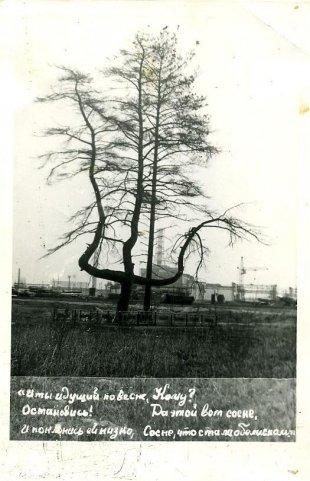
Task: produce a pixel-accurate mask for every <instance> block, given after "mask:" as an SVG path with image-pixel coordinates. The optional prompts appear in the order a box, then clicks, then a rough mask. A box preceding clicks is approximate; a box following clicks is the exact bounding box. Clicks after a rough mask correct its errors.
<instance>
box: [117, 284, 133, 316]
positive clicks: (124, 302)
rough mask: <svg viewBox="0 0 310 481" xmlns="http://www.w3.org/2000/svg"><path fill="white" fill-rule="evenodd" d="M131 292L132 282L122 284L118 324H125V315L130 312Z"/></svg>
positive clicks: (118, 307)
mask: <svg viewBox="0 0 310 481" xmlns="http://www.w3.org/2000/svg"><path fill="white" fill-rule="evenodd" d="M131 290H132V282H131V281H130V280H126V281H124V282H122V283H121V292H120V295H119V298H118V302H117V306H116V322H117V323H118V324H124V316H123V313H124V312H127V311H128V307H129V301H130V295H131Z"/></svg>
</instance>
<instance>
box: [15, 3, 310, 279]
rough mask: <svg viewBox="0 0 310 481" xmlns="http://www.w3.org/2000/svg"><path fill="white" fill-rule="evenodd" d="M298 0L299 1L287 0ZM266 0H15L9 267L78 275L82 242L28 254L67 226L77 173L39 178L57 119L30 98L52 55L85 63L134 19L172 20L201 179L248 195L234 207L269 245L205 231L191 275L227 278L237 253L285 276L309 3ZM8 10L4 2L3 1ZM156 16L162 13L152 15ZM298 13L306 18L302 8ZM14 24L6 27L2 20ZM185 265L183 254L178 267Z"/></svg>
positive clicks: (110, 46) (304, 91) (115, 42)
mask: <svg viewBox="0 0 310 481" xmlns="http://www.w3.org/2000/svg"><path fill="white" fill-rule="evenodd" d="M297 7H298V6H297ZM297 7H296V5H295V4H294V3H283V2H282V3H281V2H279V3H276V2H272V3H269V2H240V3H239V2H224V3H222V2H208V1H205V2H172V3H170V2H151V1H149V2H134V1H127V2H105V1H102V2H100V1H98V2H38V3H36V2H29V3H22V2H21V3H19V2H16V3H15V8H17V9H18V15H16V11H15V17H14V21H13V18H12V21H11V25H10V29H11V31H10V34H11V35H13V36H14V48H12V52H11V55H12V57H13V58H14V63H15V78H16V85H15V92H16V100H15V101H16V103H17V104H18V109H17V111H16V144H15V145H16V148H15V169H14V247H13V276H14V279H16V276H17V269H18V267H20V268H21V271H22V276H23V277H26V279H27V281H28V282H41V281H44V282H49V281H50V280H51V279H52V278H53V277H55V278H57V276H60V279H63V280H64V279H66V278H67V276H68V275H71V276H76V277H75V280H77V281H78V280H87V279H88V277H87V276H85V275H84V274H83V273H80V272H79V269H78V267H77V259H78V257H79V254H80V252H81V247H82V246H81V244H76V245H74V246H72V247H71V248H68V249H66V250H63V251H61V252H59V253H56V254H55V255H53V256H52V257H49V258H47V259H44V260H39V258H40V257H41V256H42V255H43V254H44V253H45V252H46V248H48V247H52V246H54V245H55V242H56V240H57V237H58V236H60V235H61V234H62V233H63V231H64V230H65V229H66V228H67V227H68V226H67V225H66V219H67V218H68V216H69V215H70V213H71V212H72V211H73V210H75V209H77V208H78V207H79V205H80V202H81V199H82V198H83V196H85V195H87V189H88V187H87V184H86V183H83V182H82V181H78V180H77V181H73V182H70V183H67V182H63V183H60V184H55V185H53V186H47V185H46V184H45V176H46V171H45V172H44V171H42V170H39V169H38V166H39V161H38V159H37V156H38V154H42V153H44V151H45V149H46V147H47V145H46V141H45V140H44V139H42V138H39V137H37V134H39V133H40V131H41V130H42V128H45V127H47V126H54V125H55V124H61V112H60V111H59V108H58V109H55V108H49V107H47V106H44V107H43V106H42V105H38V104H35V103H34V98H35V97H36V96H40V95H44V94H46V93H48V92H49V89H50V86H51V84H52V83H54V81H55V78H56V72H55V68H54V67H53V66H54V65H66V66H68V67H74V68H79V69H80V70H83V71H85V72H90V73H93V72H95V71H96V69H100V68H102V67H103V66H104V65H105V59H106V58H107V57H111V56H113V55H115V54H117V52H118V50H119V49H120V48H122V47H126V46H128V45H129V43H130V41H131V40H132V38H133V36H134V34H135V33H136V32H137V30H147V29H151V30H152V31H158V30H159V29H160V28H162V27H164V26H165V25H168V26H169V27H170V29H172V30H176V29H177V27H178V26H179V29H178V35H179V39H180V43H181V47H182V48H184V49H190V48H192V47H193V46H194V45H195V42H196V41H197V40H198V41H199V46H198V51H197V57H196V62H197V63H198V64H199V67H200V75H199V81H198V88H199V90H200V92H202V93H203V94H205V95H206V97H207V101H208V106H209V107H208V113H209V115H210V125H211V129H212V131H213V133H212V141H213V143H214V144H216V145H217V146H218V147H220V149H221V154H219V155H218V156H216V157H215V158H214V159H213V160H212V161H210V163H209V165H208V168H207V170H206V171H205V172H204V174H203V179H202V182H203V183H204V185H205V187H206V192H207V194H208V195H209V196H211V198H212V205H214V206H217V207H218V209H219V210H221V209H223V208H227V207H229V206H232V205H235V204H238V203H240V202H245V203H249V205H248V206H247V207H245V208H243V209H242V210H241V211H240V212H239V215H240V216H241V217H244V218H245V219H246V220H250V221H251V222H252V223H254V224H256V225H259V226H262V227H263V230H264V233H265V234H266V236H267V238H268V242H269V245H268V246H262V245H258V244H256V243H254V242H253V243H244V242H243V243H241V244H237V245H236V246H235V247H234V248H233V249H232V248H230V247H227V238H226V237H225V236H223V235H219V234H215V233H212V236H210V237H209V238H208V245H209V247H210V249H211V254H210V257H209V259H208V263H207V270H205V271H203V272H202V274H201V277H202V278H203V279H204V280H207V281H208V282H219V283H221V284H230V283H231V282H236V281H237V279H238V270H237V266H238V265H239V263H240V257H241V256H244V260H245V265H246V266H248V267H253V266H255V267H257V266H259V267H262V268H265V267H268V270H261V271H257V272H255V273H253V272H249V273H248V275H247V278H246V281H247V282H257V283H272V284H278V285H280V286H282V287H286V286H295V285H296V209H297V202H298V199H297V167H298V163H299V162H300V159H301V157H302V155H303V149H302V139H301V130H300V118H301V114H302V117H303V118H304V117H305V116H309V113H308V112H307V101H308V100H309V91H310V89H309V85H310V80H309V79H310V75H309V73H310V67H309V55H310V41H309V39H308V37H309V34H308V29H307V25H308V20H309V4H308V5H305V4H303V5H301V6H300V7H299V8H297ZM11 14H12V15H14V9H12V10H11ZM163 19H164V20H163ZM307 19H308V20H307ZM12 30H13V31H12ZM192 270H193V266H192V265H189V266H188V268H187V271H188V272H191V271H192Z"/></svg>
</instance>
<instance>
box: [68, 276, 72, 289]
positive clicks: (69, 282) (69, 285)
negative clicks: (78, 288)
mask: <svg viewBox="0 0 310 481" xmlns="http://www.w3.org/2000/svg"><path fill="white" fill-rule="evenodd" d="M68 289H69V291H70V290H71V276H68Z"/></svg>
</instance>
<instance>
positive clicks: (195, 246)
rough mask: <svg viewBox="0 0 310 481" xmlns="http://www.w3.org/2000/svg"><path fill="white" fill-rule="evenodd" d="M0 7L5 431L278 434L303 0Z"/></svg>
mask: <svg viewBox="0 0 310 481" xmlns="http://www.w3.org/2000/svg"><path fill="white" fill-rule="evenodd" d="M14 7H15V8H14ZM2 8H3V10H5V11H6V14H7V18H10V19H11V24H10V27H9V26H6V27H4V28H5V29H7V30H8V29H9V28H11V30H12V31H11V34H12V35H14V49H13V50H12V51H11V53H10V55H11V58H13V61H12V65H13V71H14V79H15V80H14V85H13V86H12V88H14V92H15V94H14V107H15V112H14V149H13V157H14V159H13V161H12V165H13V167H12V173H13V180H12V190H13V200H12V216H13V217H12V218H13V220H12V232H13V234H12V260H11V265H12V267H11V280H10V282H9V284H10V285H9V291H10V292H9V296H10V303H11V320H10V324H11V325H10V386H11V387H10V393H11V408H10V439H11V440H16V441H30V440H32V441H33V440H35V441H62V442H66V441H89V442H94V441H97V442H107V441H148V442H153V441H170V442H171V443H173V442H175V441H201V442H208V441H213V442H214V441H217V442H220V441H222V442H224V443H227V442H240V441H242V442H244V441H247V442H250V443H249V444H252V442H253V441H254V442H259V443H264V442H265V443H266V442H267V443H270V442H277V443H279V442H280V443H284V442H285V443H294V442H296V378H297V380H298V376H297V374H296V373H297V363H296V358H297V354H296V353H297V346H298V344H297V333H298V325H299V324H298V322H297V304H298V307H299V303H298V300H299V296H298V293H299V287H298V289H297V270H298V265H297V257H298V253H297V250H298V239H297V231H298V226H297V217H298V206H299V203H300V200H299V197H298V186H299V182H300V171H299V167H298V165H299V163H300V158H301V157H302V158H304V157H305V156H306V147H304V146H303V138H302V133H303V130H302V129H303V127H302V126H304V125H306V126H307V128H308V127H309V120H308V117H309V112H310V107H309V103H308V102H310V84H309V78H310V77H309V73H310V63H309V55H310V52H309V47H310V46H309V41H308V43H306V42H305V41H304V39H305V37H306V32H307V20H306V19H307V18H308V20H309V14H310V8H309V3H308V2H301V3H298V2H296V3H293V2H282V3H281V2H275V1H271V2H264V1H246V2H228V1H227V2H217V1H208V0H205V1H202V2H195V1H194V2H190V1H186V2H161V1H158V2H155V1H150V0H149V1H141V2H139V1H136V0H132V1H131V0H130V1H120V2H115V1H94V2H89V1H81V2H73V1H67V2H57V1H54V0H52V1H41V2H37V1H30V2H29V3H27V2H26V3H25V2H19V1H16V2H12V4H11V6H9V5H8V3H6V2H4V7H2ZM308 26H309V22H308ZM303 122H305V123H303ZM305 130H306V129H305ZM298 319H299V316H298ZM178 445H180V443H178ZM121 469H122V468H121ZM292 469H293V468H292ZM128 476H129V475H128ZM72 479H73V478H72ZM104 479H105V478H104ZM107 479H108V478H107ZM109 479H110V478H109ZM111 479H112V478H111ZM113 479H114V478H113ZM122 479H127V478H122ZM128 479H134V478H130V477H128ZM139 479H140V478H139ZM152 479H153V478H152ZM154 479H155V478H154ZM156 479H157V478H156ZM158 479H159V478H158ZM171 479H172V478H171ZM173 479H176V478H173ZM179 479H180V478H179ZM186 479H189V478H186ZM192 479H194V478H192ZM195 479H196V478H195ZM197 479H198V478H197ZM199 479H200V478H199ZM201 479H202V478H201ZM214 479H215V478H214ZM253 479H254V478H253ZM255 479H256V478H255ZM257 479H258V478H257ZM260 479H263V478H260ZM266 479H267V478H266ZM268 479H269V478H268ZM270 479H271V478H270ZM275 479H293V478H292V477H289V478H280V477H279V478H275ZM299 479H301V478H299Z"/></svg>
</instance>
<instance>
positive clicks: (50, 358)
mask: <svg viewBox="0 0 310 481" xmlns="http://www.w3.org/2000/svg"><path fill="white" fill-rule="evenodd" d="M295 365H296V333H295V326H293V325H290V326H287V325H286V326H285V327H283V326H281V325H267V326H265V325H259V324H257V325H256V326H254V327H253V326H252V327H244V326H238V325H234V326H218V327H215V328H211V327H209V328H196V329H184V328H167V327H166V328H147V327H145V328H142V327H140V328H136V329H133V328H131V329H125V328H107V327H101V328H100V329H98V330H93V331H87V330H82V329H81V328H71V329H69V330H67V331H64V330H63V331H61V332H60V331H55V329H54V328H53V326H52V325H49V324H42V323H39V324H34V325H27V324H19V323H17V324H14V325H13V326H12V371H11V373H12V375H13V376H100V377H130V378H132V377H155V378H158V377H169V378H174V377H184V378H206V377H265V378H272V377H273V378H292V377H295Z"/></svg>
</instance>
